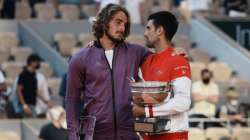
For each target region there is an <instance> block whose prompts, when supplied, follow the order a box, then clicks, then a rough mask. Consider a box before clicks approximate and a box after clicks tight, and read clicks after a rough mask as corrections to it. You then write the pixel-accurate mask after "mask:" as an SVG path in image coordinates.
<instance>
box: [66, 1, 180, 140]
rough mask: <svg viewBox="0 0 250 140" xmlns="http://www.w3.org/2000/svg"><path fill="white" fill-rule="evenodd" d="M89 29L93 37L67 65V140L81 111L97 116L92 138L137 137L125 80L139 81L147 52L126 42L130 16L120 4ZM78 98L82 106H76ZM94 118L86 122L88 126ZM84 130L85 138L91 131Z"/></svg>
mask: <svg viewBox="0 0 250 140" xmlns="http://www.w3.org/2000/svg"><path fill="white" fill-rule="evenodd" d="M92 30H93V34H94V36H95V37H96V40H95V41H93V42H90V43H89V44H87V45H86V47H84V48H82V49H81V50H80V51H79V52H78V53H77V54H75V55H74V56H73V57H72V59H71V61H70V64H69V71H68V79H67V80H68V82H67V93H66V94H67V95H66V115H67V116H66V117H67V126H68V131H69V140H79V139H78V137H77V133H79V129H80V123H79V119H80V110H84V114H85V115H88V116H92V117H93V118H94V119H95V120H96V122H95V127H94V136H93V139H94V140H138V139H139V138H138V137H137V135H136V133H135V132H134V130H133V122H134V117H133V114H132V106H131V101H132V95H131V92H130V88H129V82H130V81H129V80H128V79H130V78H134V79H135V80H138V79H139V77H138V71H139V67H140V65H141V63H142V62H143V60H144V58H145V57H146V56H147V55H148V54H149V53H150V52H149V51H148V50H147V49H146V48H144V47H142V46H139V45H135V44H129V43H126V42H125V41H124V40H125V39H126V37H127V36H128V35H129V32H130V17H129V14H128V12H127V10H126V9H125V8H123V7H121V6H119V5H114V4H109V5H107V6H106V7H104V8H103V9H102V10H101V11H100V13H99V14H98V16H97V19H96V21H95V22H94V24H93V29H92ZM182 52H183V51H180V50H175V51H174V53H175V54H181V53H182ZM81 102H83V103H84V107H83V108H84V109H80V110H79V106H80V103H81ZM94 119H92V120H91V119H90V120H89V122H88V123H85V124H84V125H85V126H87V125H91V124H90V123H91V121H92V122H93V120H94ZM88 132H89V131H88ZM88 132H86V133H85V138H86V135H88V136H89V135H90V134H88ZM81 133H82V132H81ZM88 140H89V139H88Z"/></svg>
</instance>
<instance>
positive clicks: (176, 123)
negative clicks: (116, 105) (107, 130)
mask: <svg viewBox="0 0 250 140" xmlns="http://www.w3.org/2000/svg"><path fill="white" fill-rule="evenodd" d="M177 28H178V22H177V20H176V18H175V16H174V15H172V14H171V13H170V12H166V11H164V12H158V13H155V14H152V15H150V16H149V18H148V23H147V26H146V31H145V33H144V36H145V38H146V41H147V46H149V47H154V48H155V51H156V53H154V54H151V55H149V56H148V57H147V58H146V60H145V61H144V63H143V64H142V75H143V78H144V80H146V81H161V82H171V83H172V84H173V94H174V95H173V97H172V98H170V99H169V100H167V99H166V100H164V102H163V103H161V104H157V105H155V106H149V107H141V106H139V105H134V107H133V113H134V116H136V117H141V116H145V117H159V116H168V117H169V118H170V124H171V125H170V131H166V132H163V133H161V134H153V135H146V134H145V135H144V136H143V138H144V140H187V139H188V113H187V111H188V109H189V107H190V104H191V98H190V91H191V73H190V66H189V63H188V61H187V59H186V58H185V57H184V56H181V55H176V56H173V55H172V52H173V50H174V49H173V47H172V43H171V39H172V38H173V36H174V34H175V33H176V31H177ZM143 98H145V99H147V100H149V99H150V97H149V96H148V97H147V96H146V95H145V96H143ZM151 100H152V101H151V102H158V101H154V100H156V98H151Z"/></svg>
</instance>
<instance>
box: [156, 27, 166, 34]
mask: <svg viewBox="0 0 250 140" xmlns="http://www.w3.org/2000/svg"><path fill="white" fill-rule="evenodd" d="M156 33H157V34H158V35H161V34H164V29H163V27H162V26H160V27H158V28H157V29H156Z"/></svg>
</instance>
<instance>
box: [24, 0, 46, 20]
mask: <svg viewBox="0 0 250 140" xmlns="http://www.w3.org/2000/svg"><path fill="white" fill-rule="evenodd" d="M28 1H29V5H30V7H31V10H32V13H31V16H32V17H35V15H36V14H35V9H34V7H35V5H36V4H37V3H45V2H46V0H28Z"/></svg>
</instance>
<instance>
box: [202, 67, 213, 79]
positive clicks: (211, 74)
mask: <svg viewBox="0 0 250 140" xmlns="http://www.w3.org/2000/svg"><path fill="white" fill-rule="evenodd" d="M205 73H209V74H210V76H211V77H213V73H212V72H211V71H210V70H209V69H207V68H205V69H203V70H201V76H203V75H204V74H205Z"/></svg>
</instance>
